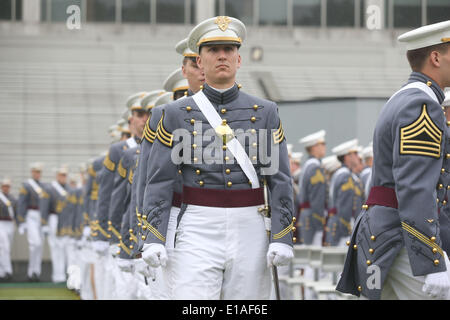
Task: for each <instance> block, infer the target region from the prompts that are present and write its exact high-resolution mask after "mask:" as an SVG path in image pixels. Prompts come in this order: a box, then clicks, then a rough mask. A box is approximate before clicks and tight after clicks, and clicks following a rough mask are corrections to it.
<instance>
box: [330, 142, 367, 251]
mask: <svg viewBox="0 0 450 320" xmlns="http://www.w3.org/2000/svg"><path fill="white" fill-rule="evenodd" d="M332 151H333V153H334V154H335V155H336V156H337V158H338V160H339V161H340V162H341V163H342V167H341V168H339V169H338V170H337V171H336V172H335V173H334V174H333V177H332V178H331V182H330V187H329V192H330V193H329V197H328V221H327V228H326V229H327V235H326V237H325V242H327V244H329V245H330V246H345V242H346V240H347V239H348V237H349V235H350V234H351V232H352V226H351V218H352V216H353V205H354V197H355V183H354V180H353V176H352V171H351V169H352V168H353V167H354V166H355V165H356V163H357V162H358V161H359V158H358V155H357V152H358V140H356V139H354V140H350V141H347V142H344V143H342V144H340V145H338V146H336V147H335V148H333V150H332Z"/></svg>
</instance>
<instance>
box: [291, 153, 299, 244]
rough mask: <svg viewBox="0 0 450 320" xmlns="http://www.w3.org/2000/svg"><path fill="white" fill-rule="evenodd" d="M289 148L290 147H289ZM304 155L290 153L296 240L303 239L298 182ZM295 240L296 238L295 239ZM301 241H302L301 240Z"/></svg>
mask: <svg viewBox="0 0 450 320" xmlns="http://www.w3.org/2000/svg"><path fill="white" fill-rule="evenodd" d="M288 150H289V149H288ZM302 157H303V153H302V152H292V153H291V154H290V157H289V158H290V159H289V164H290V168H291V177H292V189H293V191H294V194H293V197H294V212H295V219H294V220H295V221H294V228H295V229H293V230H292V232H293V234H294V238H295V241H294V243H296V242H297V241H301V237H300V228H299V225H298V223H299V219H298V218H299V214H300V189H299V187H298V182H299V180H300V175H301V172H302V169H301V159H302ZM293 240H294V239H293ZM300 243H301V242H300Z"/></svg>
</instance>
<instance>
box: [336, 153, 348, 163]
mask: <svg viewBox="0 0 450 320" xmlns="http://www.w3.org/2000/svg"><path fill="white" fill-rule="evenodd" d="M345 156H346V155H345V154H344V155H343V156H338V157H337V159H338V160H339V162H340V163H341V164H344V158H345Z"/></svg>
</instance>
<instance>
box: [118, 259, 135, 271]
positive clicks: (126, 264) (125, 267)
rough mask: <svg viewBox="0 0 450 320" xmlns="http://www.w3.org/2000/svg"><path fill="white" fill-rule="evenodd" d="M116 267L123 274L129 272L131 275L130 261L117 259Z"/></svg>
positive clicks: (131, 263) (132, 265)
mask: <svg viewBox="0 0 450 320" xmlns="http://www.w3.org/2000/svg"><path fill="white" fill-rule="evenodd" d="M117 266H118V267H119V269H120V270H121V271H123V272H130V273H132V272H133V271H134V263H133V260H131V259H122V258H118V259H117Z"/></svg>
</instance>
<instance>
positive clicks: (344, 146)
mask: <svg viewBox="0 0 450 320" xmlns="http://www.w3.org/2000/svg"><path fill="white" fill-rule="evenodd" d="M331 151H332V152H333V153H334V154H335V155H336V156H343V155H346V154H348V153H350V152H358V151H359V146H358V139H353V140H350V141H346V142H344V143H341V144H340V145H338V146H336V147H334V148H333V149H332V150H331Z"/></svg>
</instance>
